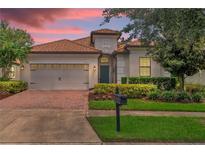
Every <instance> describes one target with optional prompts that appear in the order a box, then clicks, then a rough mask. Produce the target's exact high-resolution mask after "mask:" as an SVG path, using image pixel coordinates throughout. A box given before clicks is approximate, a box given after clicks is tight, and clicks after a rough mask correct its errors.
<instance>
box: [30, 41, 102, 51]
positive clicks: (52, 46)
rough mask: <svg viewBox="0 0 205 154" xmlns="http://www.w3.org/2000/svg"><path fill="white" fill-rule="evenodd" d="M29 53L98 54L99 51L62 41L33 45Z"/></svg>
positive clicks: (72, 42)
mask: <svg viewBox="0 0 205 154" xmlns="http://www.w3.org/2000/svg"><path fill="white" fill-rule="evenodd" d="M31 53H100V50H98V49H95V48H94V47H91V46H86V45H83V44H79V43H77V42H74V41H70V40H66V39H64V40H58V41H53V42H48V43H44V44H40V45H35V46H33V47H32V50H31Z"/></svg>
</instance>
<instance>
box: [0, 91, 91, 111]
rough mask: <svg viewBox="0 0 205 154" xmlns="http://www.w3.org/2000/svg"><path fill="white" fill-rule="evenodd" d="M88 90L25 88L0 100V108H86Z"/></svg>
mask: <svg viewBox="0 0 205 154" xmlns="http://www.w3.org/2000/svg"><path fill="white" fill-rule="evenodd" d="M87 102H88V91H69V90H68V91H63V90H62V91H61V90H53V91H51V90H27V91H24V92H21V93H19V94H16V95H14V96H11V97H8V98H6V99H3V100H0V108H10V109H11V108H13V109H35V108H38V109H42V108H44V109H70V110H86V108H87Z"/></svg>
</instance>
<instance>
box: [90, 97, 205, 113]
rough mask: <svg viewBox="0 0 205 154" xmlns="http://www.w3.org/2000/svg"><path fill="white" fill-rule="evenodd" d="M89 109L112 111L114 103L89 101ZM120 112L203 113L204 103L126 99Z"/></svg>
mask: <svg viewBox="0 0 205 154" xmlns="http://www.w3.org/2000/svg"><path fill="white" fill-rule="evenodd" d="M89 109H95V110H113V109H115V103H114V102H113V101H112V100H106V101H90V102H89ZM121 109H122V110H143V111H189V112H205V104H204V103H174V102H159V101H150V100H142V99H128V103H127V105H123V106H122V107H121Z"/></svg>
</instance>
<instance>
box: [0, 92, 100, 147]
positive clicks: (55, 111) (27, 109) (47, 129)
mask: <svg viewBox="0 0 205 154" xmlns="http://www.w3.org/2000/svg"><path fill="white" fill-rule="evenodd" d="M87 99H88V92H87V91H32V90H28V91H25V92H22V93H19V94H17V95H14V96H11V97H8V98H6V99H3V100H0V143H43V144H53V143H56V144H60V143H65V144H75V143H78V144H100V143H101V141H100V139H99V138H98V137H97V135H96V133H95V132H94V130H93V129H92V128H91V126H90V125H89V123H88V121H87V119H86V117H85V115H86V111H87V102H88V100H87Z"/></svg>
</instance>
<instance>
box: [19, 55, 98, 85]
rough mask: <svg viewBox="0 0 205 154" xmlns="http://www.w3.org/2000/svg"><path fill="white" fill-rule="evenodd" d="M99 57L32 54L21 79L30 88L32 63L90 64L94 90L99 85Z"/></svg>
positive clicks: (91, 81) (90, 76) (90, 80)
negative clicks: (94, 68) (94, 69)
mask: <svg viewBox="0 0 205 154" xmlns="http://www.w3.org/2000/svg"><path fill="white" fill-rule="evenodd" d="M98 57H99V54H30V55H29V56H28V61H29V63H27V64H24V70H21V79H22V80H25V81H27V82H28V83H29V86H30V82H31V81H30V78H31V77H30V64H32V63H64V64H89V88H93V87H94V85H95V84H96V83H98ZM94 66H95V67H96V71H95V72H94V71H93V67H94Z"/></svg>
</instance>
